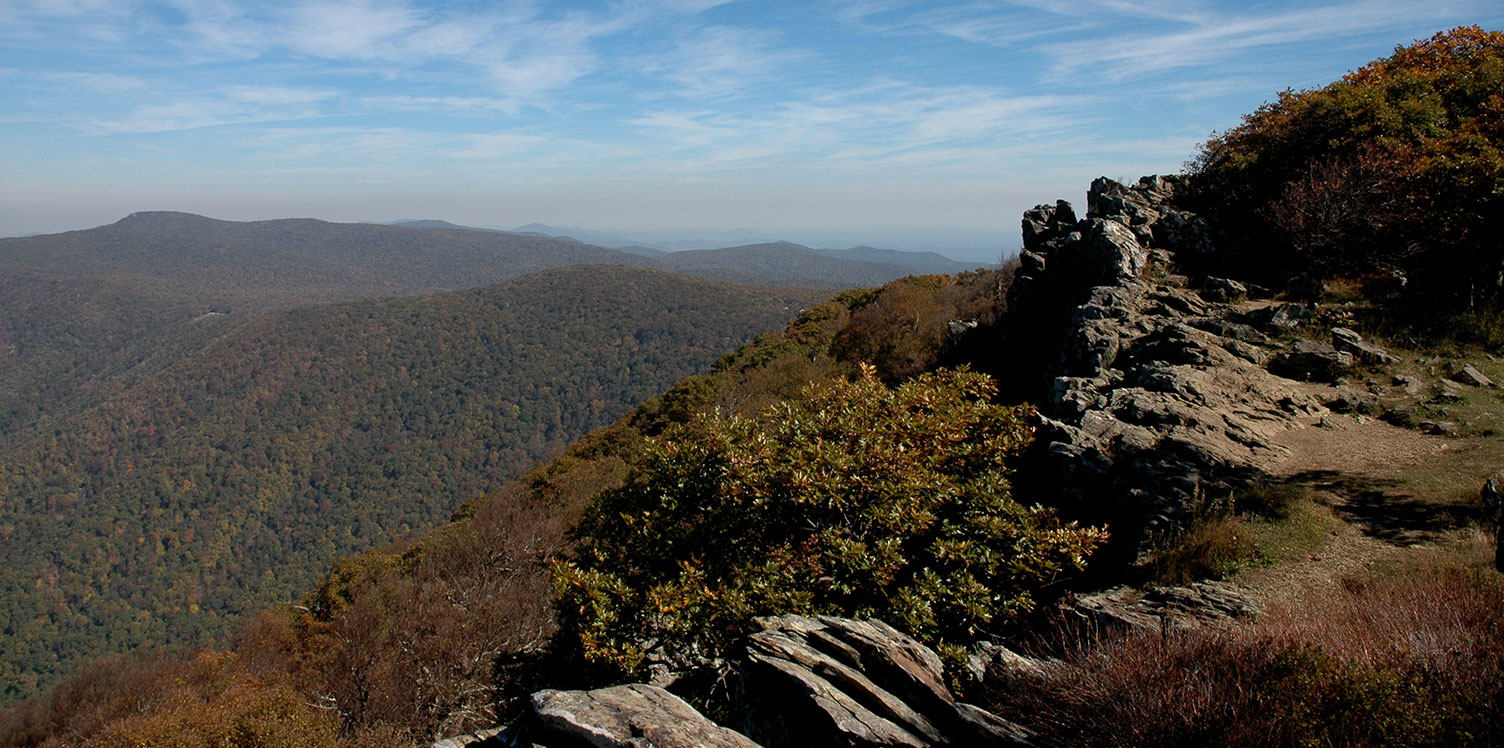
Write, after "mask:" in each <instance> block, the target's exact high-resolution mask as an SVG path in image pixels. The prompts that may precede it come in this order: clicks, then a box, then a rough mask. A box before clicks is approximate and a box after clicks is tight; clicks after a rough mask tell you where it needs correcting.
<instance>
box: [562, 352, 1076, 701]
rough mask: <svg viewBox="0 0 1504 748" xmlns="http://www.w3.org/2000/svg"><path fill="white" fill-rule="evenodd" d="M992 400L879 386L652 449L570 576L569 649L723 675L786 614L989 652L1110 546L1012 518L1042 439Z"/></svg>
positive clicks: (599, 514)
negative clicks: (739, 649)
mask: <svg viewBox="0 0 1504 748" xmlns="http://www.w3.org/2000/svg"><path fill="white" fill-rule="evenodd" d="M993 394H994V386H993V384H992V380H991V379H989V378H987V377H985V376H983V375H980V374H975V373H970V372H955V371H939V372H935V373H930V374H925V375H922V376H920V377H918V378H916V379H913V380H910V381H909V382H906V383H904V384H902V385H899V386H898V387H896V388H889V387H887V386H886V385H884V384H883V383H882V382H881V381H880V380H879V379H878V378H877V376H876V373H875V372H874V370H873V369H872V368H871V367H863V369H862V372H861V374H860V376H859V377H858V378H856V379H855V380H852V381H846V380H836V381H834V382H831V383H828V384H826V385H823V386H815V387H811V388H809V389H807V390H806V391H805V393H804V396H803V397H802V398H799V399H796V400H792V401H788V402H785V403H782V404H779V405H775V406H773V407H771V408H769V409H768V410H766V411H764V412H763V413H762V415H761V417H758V418H749V417H742V416H737V415H726V414H719V413H718V414H714V415H711V416H709V417H706V418H703V419H701V420H699V421H698V422H696V423H694V424H692V425H690V426H688V427H684V428H680V429H677V430H675V431H671V432H669V433H666V434H665V435H664V436H662V437H659V438H656V439H654V440H651V443H650V445H649V447H648V455H647V458H646V460H645V461H644V463H643V465H642V466H641V467H640V468H638V469H637V470H636V471H635V472H634V473H633V474H632V475H631V476H630V477H629V478H628V480H627V482H626V484H625V485H624V486H623V487H622V488H620V489H619V490H615V491H609V492H606V493H605V494H603V495H602V496H601V497H600V498H599V499H598V500H597V502H596V503H595V504H594V505H593V506H592V507H591V509H590V510H588V512H587V514H586V516H585V518H584V520H583V521H582V522H581V524H580V525H579V528H578V533H579V541H580V542H579V549H578V554H577V556H576V559H575V560H574V561H573V562H569V563H561V564H559V565H557V566H556V569H555V578H556V584H557V587H558V589H559V591H560V593H561V596H562V597H561V601H560V603H559V612H560V622H561V626H562V627H563V630H564V631H565V632H566V635H567V636H568V637H569V639H570V640H571V641H569V642H568V643H569V644H570V645H571V646H573V647H575V648H576V649H577V651H578V653H579V654H581V655H583V657H584V658H585V659H586V660H587V661H589V662H592V663H594V664H596V665H598V666H601V667H602V668H603V669H604V670H605V674H606V675H608V676H619V675H625V674H630V673H633V672H634V671H639V670H640V669H641V668H642V667H644V665H645V663H646V662H647V661H648V660H649V659H665V660H668V661H671V662H672V661H676V660H678V659H680V658H686V657H693V656H709V657H714V656H716V655H718V654H719V653H720V652H722V651H723V649H724V648H725V647H726V646H727V645H728V644H730V643H731V642H732V641H734V640H735V639H736V638H737V637H738V636H740V635H742V634H743V633H745V632H746V630H747V628H748V627H749V626H750V625H751V620H752V618H753V617H754V616H757V615H765V614H771V613H785V612H796V613H807V614H813V613H832V614H839V615H847V616H857V617H862V616H880V617H882V618H884V619H885V620H888V621H891V622H892V623H894V624H896V625H898V626H900V627H903V628H905V629H907V630H908V631H910V632H911V633H913V634H915V635H917V636H919V637H920V638H922V639H925V640H927V641H929V642H931V643H934V644H937V645H941V646H942V647H944V646H946V645H952V644H956V643H969V642H971V641H974V640H976V639H978V638H980V637H982V636H985V635H986V634H987V633H988V631H989V629H991V628H992V627H993V626H995V625H998V624H1000V623H1002V622H1004V621H1006V620H1008V619H1009V618H1011V617H1012V616H1014V615H1016V614H1018V613H1021V612H1024V611H1027V610H1029V609H1030V608H1031V607H1032V603H1033V599H1034V598H1033V593H1034V591H1035V590H1036V589H1037V588H1038V587H1039V586H1040V585H1042V584H1044V583H1046V582H1048V581H1050V580H1052V579H1054V578H1056V577H1057V576H1058V575H1061V574H1064V573H1067V572H1070V571H1072V570H1079V569H1080V568H1081V567H1082V566H1083V564H1084V563H1085V559H1086V556H1087V555H1088V554H1089V553H1090V551H1091V549H1092V548H1093V546H1095V545H1096V544H1097V543H1098V542H1099V541H1100V540H1101V539H1102V538H1103V537H1104V535H1103V533H1102V532H1101V531H1098V530H1095V529H1085V528H1079V527H1076V526H1073V525H1067V524H1062V523H1060V522H1059V521H1057V520H1056V519H1054V518H1053V517H1052V516H1051V515H1050V514H1049V513H1048V512H1047V511H1045V510H1044V509H1042V508H1039V507H1025V506H1023V505H1020V504H1018V503H1017V502H1015V501H1013V499H1012V498H1011V496H1010V494H1009V483H1008V472H1009V471H1008V467H1007V465H1006V461H1007V459H1008V458H1009V457H1010V456H1011V455H1014V454H1016V453H1017V452H1018V451H1019V450H1020V449H1021V448H1022V447H1023V446H1024V444H1025V443H1026V442H1027V440H1028V439H1029V436H1030V433H1031V428H1030V426H1029V425H1028V423H1027V420H1026V415H1027V413H1026V411H1024V410H1023V409H1019V408H1008V407H1002V406H998V405H993V404H991V403H990V402H989V400H990V398H991V397H992V396H993Z"/></svg>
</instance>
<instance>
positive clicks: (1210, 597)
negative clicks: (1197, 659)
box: [1060, 582, 1260, 632]
mask: <svg viewBox="0 0 1504 748" xmlns="http://www.w3.org/2000/svg"><path fill="white" fill-rule="evenodd" d="M1060 611H1061V613H1062V614H1063V616H1064V620H1065V621H1067V622H1070V623H1074V624H1075V625H1078V626H1082V627H1085V628H1086V629H1088V630H1090V631H1101V632H1105V631H1127V630H1141V631H1163V630H1164V629H1166V628H1193V627H1196V626H1202V625H1205V624H1208V623H1222V622H1226V621H1229V620H1235V619H1244V618H1252V617H1256V616H1258V615H1259V613H1260V610H1259V607H1258V605H1257V604H1256V603H1254V602H1253V600H1252V599H1251V598H1249V597H1248V596H1247V595H1245V594H1243V593H1242V592H1240V591H1239V590H1238V588H1237V587H1236V586H1234V585H1231V584H1227V583H1224V582H1192V583H1191V584H1189V585H1185V586H1175V587H1157V588H1154V589H1151V590H1148V591H1147V592H1144V591H1141V590H1139V589H1137V588H1135V587H1129V586H1126V585H1125V586H1120V587H1114V588H1112V589H1109V590H1105V591H1103V592H1099V593H1096V594H1093V595H1087V596H1084V597H1077V598H1071V599H1068V600H1065V601H1063V602H1062V603H1061V604H1060Z"/></svg>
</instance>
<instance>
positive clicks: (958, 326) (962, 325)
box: [945, 319, 980, 338]
mask: <svg viewBox="0 0 1504 748" xmlns="http://www.w3.org/2000/svg"><path fill="white" fill-rule="evenodd" d="M979 324H980V323H979V322H977V320H976V319H953V320H950V321H948V322H946V323H945V329H946V332H948V333H950V336H951V337H952V338H961V337H965V336H966V334H967V333H969V332H971V331H972V330H975V329H977V326H978V325H979Z"/></svg>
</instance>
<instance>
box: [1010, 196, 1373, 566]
mask: <svg viewBox="0 0 1504 748" xmlns="http://www.w3.org/2000/svg"><path fill="white" fill-rule="evenodd" d="M1176 185H1177V181H1176V180H1175V179H1174V178H1170V177H1145V178H1144V179H1141V180H1139V182H1138V183H1137V184H1135V185H1132V186H1124V185H1121V184H1118V183H1116V182H1113V181H1111V180H1107V179H1098V180H1096V181H1095V182H1093V183H1092V187H1091V191H1090V193H1089V194H1088V197H1087V203H1088V206H1089V211H1088V213H1087V217H1086V218H1085V219H1083V220H1076V218H1075V213H1074V210H1073V209H1072V208H1071V206H1070V205H1069V204H1068V203H1066V202H1064V201H1061V202H1057V203H1056V204H1055V205H1053V206H1050V205H1041V206H1038V207H1036V208H1034V209H1032V210H1030V211H1028V212H1026V213H1025V214H1024V219H1023V226H1024V237H1025V241H1024V250H1023V253H1022V265H1021V269H1020V270H1019V275H1018V277H1017V278H1016V279H1015V281H1014V284H1013V287H1012V288H1011V289H1010V292H1009V296H1008V306H1009V314H1010V317H1011V318H1012V319H1014V320H1016V323H1015V324H1014V326H1013V331H1012V332H1011V333H1010V338H1009V339H1008V340H1007V341H1006V343H1005V345H1006V347H1007V349H1008V350H1009V352H1010V354H1011V355H1010V356H1009V359H1008V360H1010V361H1016V362H1018V363H1019V364H1021V366H1022V368H1023V369H1024V370H1026V371H1034V372H1038V373H1039V375H1040V376H1039V378H1038V379H1037V380H1035V381H1034V382H1029V383H1026V384H1025V386H1026V387H1031V388H1032V393H1029V395H1028V399H1030V400H1031V401H1033V402H1035V403H1036V404H1037V405H1038V406H1039V409H1040V414H1041V428H1040V432H1039V435H1038V437H1037V439H1036V447H1035V456H1036V457H1037V458H1038V459H1037V461H1036V462H1035V466H1036V475H1035V477H1034V480H1033V482H1032V483H1030V485H1029V488H1030V489H1032V490H1046V491H1049V490H1053V491H1054V493H1055V498H1056V500H1057V502H1058V503H1060V504H1062V505H1063V506H1065V507H1067V508H1068V510H1070V513H1071V514H1073V515H1075V516H1079V517H1082V518H1086V519H1090V520H1092V521H1109V522H1111V523H1112V525H1113V529H1114V533H1115V534H1116V542H1117V544H1118V548H1119V550H1121V551H1123V552H1124V553H1126V554H1128V555H1129V556H1131V557H1134V558H1142V557H1143V554H1145V553H1147V552H1149V551H1150V550H1151V547H1152V543H1151V542H1150V541H1151V540H1152V539H1153V538H1154V537H1157V536H1158V537H1162V536H1166V535H1169V534H1172V533H1174V532H1176V531H1177V529H1178V528H1180V527H1183V526H1184V525H1185V524H1187V523H1188V521H1189V520H1190V518H1191V517H1192V516H1193V515H1194V513H1195V511H1196V509H1197V507H1198V506H1199V504H1200V502H1203V501H1204V500H1205V499H1206V498H1207V497H1209V496H1218V495H1222V496H1225V495H1226V494H1227V493H1228V492H1230V491H1233V490H1235V489H1236V488H1237V487H1239V486H1241V485H1243V484H1244V483H1245V482H1246V481H1247V480H1249V479H1251V478H1252V477H1253V475H1254V474H1255V473H1256V472H1257V466H1258V465H1259V464H1260V463H1262V462H1263V461H1264V460H1265V459H1266V458H1268V457H1270V456H1272V455H1273V454H1274V453H1275V452H1277V450H1278V448H1277V447H1274V446H1272V444H1271V437H1273V436H1274V435H1275V434H1277V433H1278V432H1280V431H1283V430H1285V429H1287V428H1289V427H1291V426H1292V424H1293V423H1294V420H1295V419H1296V418H1299V417H1303V416H1311V415H1316V414H1319V413H1321V412H1322V411H1323V410H1324V409H1323V408H1322V406H1321V405H1320V403H1319V402H1317V401H1316V400H1315V398H1313V397H1312V396H1310V395H1307V394H1303V393H1302V391H1301V390H1300V388H1299V387H1297V386H1295V384H1294V383H1293V382H1291V381H1289V380H1287V379H1284V378H1282V377H1279V376H1276V375H1274V374H1271V373H1270V372H1269V371H1267V370H1266V369H1265V368H1264V364H1265V363H1266V362H1268V361H1270V360H1271V359H1273V358H1275V355H1276V354H1275V351H1274V350H1273V349H1274V348H1275V345H1274V343H1273V341H1272V340H1271V339H1270V338H1269V337H1268V336H1267V335H1266V334H1265V333H1264V332H1262V331H1260V330H1259V329H1258V328H1257V327H1255V326H1254V325H1253V324H1250V322H1260V321H1262V320H1259V319H1257V315H1255V318H1253V319H1249V318H1245V317H1243V316H1242V315H1241V314H1240V313H1239V311H1238V310H1237V309H1235V308H1234V307H1233V306H1231V305H1230V304H1231V303H1233V302H1236V301H1240V300H1241V299H1242V297H1243V296H1244V295H1246V293H1247V288H1246V287H1244V286H1242V285H1241V284H1238V283H1235V282H1233V281H1229V280H1226V279H1203V281H1202V283H1200V284H1199V285H1200V286H1201V292H1199V293H1197V292H1193V291H1190V290H1187V289H1183V288H1178V287H1176V286H1175V285H1174V284H1170V283H1166V282H1163V281H1164V280H1166V279H1168V278H1170V277H1171V275H1170V272H1171V265H1172V264H1173V263H1174V262H1175V258H1176V256H1177V254H1182V253H1193V254H1195V255H1197V256H1204V255H1206V254H1208V253H1211V252H1215V247H1214V246H1213V245H1212V244H1211V242H1210V239H1209V236H1210V232H1209V231H1207V229H1206V226H1205V222H1204V221H1202V220H1201V219H1200V218H1198V217H1196V216H1195V215H1193V214H1190V213H1188V212H1186V211H1183V210H1180V209H1178V208H1176V207H1175V205H1174V202H1173V197H1174V191H1175V187H1176ZM1267 316H1268V317H1269V320H1268V323H1270V324H1274V325H1278V326H1284V325H1291V326H1294V325H1297V324H1299V320H1302V319H1303V318H1304V317H1303V312H1302V309H1301V308H1296V307H1292V308H1284V307H1278V308H1276V309H1275V311H1273V312H1269V313H1268V315H1267ZM1306 316H1308V314H1307V315H1306ZM1332 352H1333V353H1334V354H1338V353H1341V352H1339V351H1336V350H1335V349H1333V351H1332ZM1341 355H1345V356H1347V358H1348V361H1349V363H1350V361H1351V354H1346V353H1341Z"/></svg>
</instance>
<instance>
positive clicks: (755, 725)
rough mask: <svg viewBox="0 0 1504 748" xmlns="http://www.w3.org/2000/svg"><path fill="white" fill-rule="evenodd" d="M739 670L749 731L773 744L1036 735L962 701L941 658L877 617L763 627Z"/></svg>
mask: <svg viewBox="0 0 1504 748" xmlns="http://www.w3.org/2000/svg"><path fill="white" fill-rule="evenodd" d="M759 622H760V623H761V624H762V626H763V627H764V629H763V630H762V631H760V632H758V633H756V634H753V635H752V637H751V639H750V641H749V643H748V645H747V656H746V659H745V660H744V661H743V664H742V666H741V676H742V677H741V687H740V703H741V707H742V709H741V711H742V712H743V714H744V715H745V730H746V732H747V734H748V735H750V736H752V737H753V738H756V739H757V740H758V741H759V742H761V743H763V744H764V745H768V746H788V747H789V748H816V747H817V746H852V747H853V748H856V747H867V746H872V747H874V748H875V747H876V746H912V747H914V748H919V747H921V746H966V745H997V746H1008V745H1017V746H1029V745H1037V744H1036V743H1034V742H1032V741H1031V739H1030V737H1031V736H1030V733H1029V731H1027V730H1025V729H1024V728H1022V727H1020V726H1018V725H1015V724H1012V723H1010V722H1007V721H1005V720H1002V719H1000V718H998V717H996V716H994V715H992V714H990V713H988V712H986V711H984V710H982V709H981V708H979V707H975V706H972V705H969V704H963V703H960V702H957V701H956V699H955V697H954V696H953V695H952V694H951V692H950V689H949V688H947V687H946V685H945V675H944V671H943V666H942V665H941V662H940V657H939V655H937V654H935V652H934V650H932V649H930V648H929V647H926V646H924V645H923V644H921V643H919V642H918V641H917V640H915V639H914V638H913V637H910V636H907V635H905V634H903V633H900V632H899V631H897V630H896V629H894V628H893V627H891V626H889V625H887V624H885V623H883V622H882V621H877V620H866V621H853V620H850V619H843V618H833V617H830V616H821V617H819V618H808V617H804V616H779V617H776V618H767V619H762V620H761V621H759Z"/></svg>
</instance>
